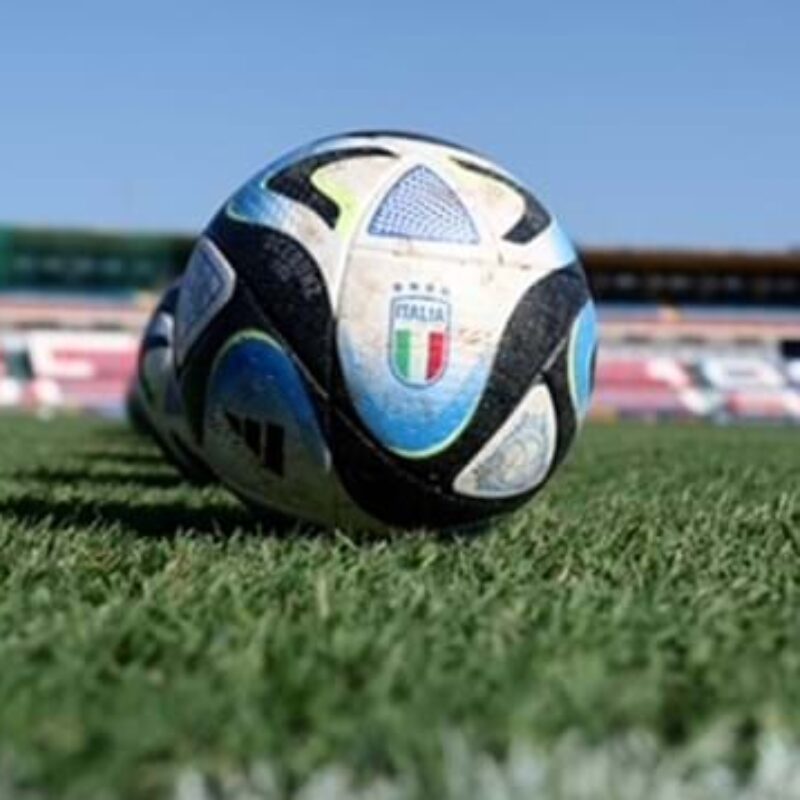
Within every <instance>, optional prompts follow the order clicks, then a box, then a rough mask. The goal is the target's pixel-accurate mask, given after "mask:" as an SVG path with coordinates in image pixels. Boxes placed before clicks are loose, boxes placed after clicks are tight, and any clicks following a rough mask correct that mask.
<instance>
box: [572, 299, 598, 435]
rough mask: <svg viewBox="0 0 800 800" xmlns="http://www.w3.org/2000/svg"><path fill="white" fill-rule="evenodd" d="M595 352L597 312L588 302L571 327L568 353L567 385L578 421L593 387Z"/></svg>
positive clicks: (588, 401) (581, 417) (584, 412)
mask: <svg viewBox="0 0 800 800" xmlns="http://www.w3.org/2000/svg"><path fill="white" fill-rule="evenodd" d="M596 352H597V312H596V311H595V307H594V303H593V302H592V301H591V300H590V301H589V302H588V303H587V304H586V305H585V306H584V307H583V309H581V312H580V314H578V316H577V318H576V319H575V322H574V323H573V326H572V334H571V336H570V353H569V372H570V375H569V385H570V390H571V392H572V402H573V405H574V406H575V411H576V412H577V414H578V417H579V418H580V419H583V418H584V417H585V416H586V412H587V411H588V410H589V403H590V402H591V399H592V389H593V387H594V361H595V354H596Z"/></svg>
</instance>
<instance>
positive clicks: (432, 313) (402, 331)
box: [389, 283, 451, 388]
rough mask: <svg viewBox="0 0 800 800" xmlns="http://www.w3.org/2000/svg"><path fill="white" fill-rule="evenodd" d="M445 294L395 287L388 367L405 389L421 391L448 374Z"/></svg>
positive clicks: (424, 288)
mask: <svg viewBox="0 0 800 800" xmlns="http://www.w3.org/2000/svg"><path fill="white" fill-rule="evenodd" d="M448 294H449V292H448V290H447V289H444V288H437V287H435V286H433V285H431V284H428V285H419V284H416V283H411V284H408V285H407V286H403V285H402V284H397V285H396V286H395V294H394V296H393V297H392V301H391V306H390V310H389V364H390V366H391V369H392V374H393V375H394V376H395V378H397V380H398V381H400V382H401V383H404V384H405V385H406V386H413V387H417V388H423V387H425V386H431V385H433V384H434V383H436V381H438V380H439V379H440V378H441V377H442V376H443V375H444V373H445V371H446V370H447V363H448V359H449V355H450V316H451V315H450V301H449V299H448Z"/></svg>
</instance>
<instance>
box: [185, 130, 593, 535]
mask: <svg viewBox="0 0 800 800" xmlns="http://www.w3.org/2000/svg"><path fill="white" fill-rule="evenodd" d="M595 351H596V325H595V312H594V306H593V304H592V301H591V298H590V295H589V289H588V287H587V282H586V278H585V276H584V273H583V270H582V268H581V266H580V263H579V261H578V257H577V256H576V253H575V250H574V249H573V247H572V245H571V244H570V242H569V240H568V239H567V237H566V236H565V234H564V233H563V232H562V230H561V228H560V227H559V225H558V223H557V222H556V220H555V219H554V218H553V216H552V215H551V214H550V213H549V212H548V211H546V210H545V208H544V207H543V206H542V205H541V204H540V203H539V202H538V201H537V200H536V199H535V198H534V197H533V195H532V194H531V193H530V192H529V191H528V190H527V189H525V188H524V187H523V186H521V185H520V184H519V183H518V182H517V181H516V180H515V179H514V178H512V177H511V176H510V175H509V173H507V172H506V171H504V170H503V169H501V168H500V167H498V166H496V165H495V164H493V163H492V162H491V161H488V160H487V159H486V158H484V157H482V156H480V155H478V154H476V153H473V152H471V151H468V150H465V149H462V148H460V147H457V146H455V145H451V144H448V143H446V142H442V141H439V140H435V139H431V138H427V137H423V136H418V135H410V134H401V133H391V132H359V133H350V134H344V135H341V136H336V137H332V138H327V139H323V140H320V141H317V142H314V143H312V144H310V145H308V146H306V147H303V148H301V149H299V150H296V151H295V152H293V153H291V154H289V155H288V156H286V157H284V158H282V159H280V160H278V161H276V162H275V163H273V164H271V165H270V166H268V167H267V168H266V169H264V170H263V171H262V172H260V173H258V174H257V175H256V176H255V177H253V178H252V179H251V180H250V181H248V182H247V183H246V184H245V185H244V186H243V187H242V188H241V189H240V190H239V191H237V192H236V193H235V194H234V195H233V196H232V197H231V198H230V199H229V200H228V202H227V203H225V205H224V206H223V208H222V209H221V210H220V211H219V212H218V213H217V215H216V216H215V217H214V219H213V220H212V221H211V223H210V224H209V226H208V227H207V229H206V230H205V232H204V234H203V235H202V237H201V238H200V239H199V241H198V242H197V244H196V246H195V248H194V251H193V253H192V255H191V258H190V260H189V264H188V266H187V269H186V272H185V274H184V277H183V281H182V285H181V291H180V295H179V297H178V301H177V308H176V316H175V361H176V365H177V375H178V382H179V385H180V390H181V395H182V398H183V407H184V413H185V414H186V419H187V422H188V426H189V429H190V432H191V435H192V437H193V440H194V441H196V442H198V443H199V445H200V446H201V448H202V453H203V457H204V459H205V461H206V462H207V463H208V464H209V465H210V466H211V467H212V469H213V471H214V472H215V473H216V474H217V476H218V477H219V478H220V479H221V480H222V481H223V482H224V483H225V484H226V485H227V486H228V487H229V488H230V489H231V490H232V491H233V492H234V493H235V494H236V495H238V496H239V497H240V498H241V499H243V500H244V501H245V502H246V503H247V504H248V505H250V506H255V507H256V508H260V509H264V510H270V511H277V512H279V513H282V514H284V515H289V516H291V517H299V518H302V519H305V520H310V521H313V522H316V523H320V524H324V525H337V526H359V527H372V528H385V527H394V526H400V527H413V528H418V527H427V528H445V527H451V526H464V525H473V524H474V523H478V522H480V521H482V520H485V519H488V518H490V517H494V516H496V515H498V514H501V513H503V512H507V511H510V510H512V509H514V508H516V507H518V506H519V505H520V504H522V503H524V502H525V501H526V500H528V499H529V498H530V497H531V496H532V495H533V494H534V493H535V492H536V491H537V490H538V489H540V488H541V487H542V485H543V484H544V483H545V481H546V480H547V479H548V478H549V477H550V476H551V475H552V474H553V472H554V470H555V469H556V467H557V466H558V464H559V463H560V462H561V460H562V459H563V457H564V455H565V453H566V452H567V449H568V448H569V446H570V443H571V441H572V440H573V438H574V436H575V433H576V431H577V429H578V427H579V424H580V421H581V419H582V417H583V416H584V414H585V412H586V409H587V406H588V403H589V398H590V394H591V391H592V383H593V372H594V359H595Z"/></svg>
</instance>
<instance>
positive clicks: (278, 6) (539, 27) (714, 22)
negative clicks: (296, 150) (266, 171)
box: [0, 0, 800, 248]
mask: <svg viewBox="0 0 800 800" xmlns="http://www.w3.org/2000/svg"><path fill="white" fill-rule="evenodd" d="M359 127H391V128H403V129H415V130H421V131H424V132H428V133H433V134H438V135H441V136H445V137H447V138H452V139H454V140H456V141H460V142H463V143H464V144H466V145H469V146H471V147H474V148H476V149H479V150H482V151H484V152H486V153H488V154H489V155H491V156H493V157H494V158H495V159H496V160H498V161H499V162H501V163H503V164H504V165H505V166H506V167H508V168H510V169H511V170H512V171H514V172H515V173H516V174H517V175H519V176H520V177H521V178H522V179H523V180H525V181H526V182H527V183H528V184H529V185H530V186H531V187H532V188H533V189H534V191H535V192H537V193H538V194H539V195H540V196H541V197H542V198H543V200H544V201H545V202H546V204H548V205H549V206H550V207H551V208H552V209H553V210H554V211H555V212H556V213H557V214H558V215H559V217H560V218H561V220H562V222H563V223H564V225H565V227H566V228H567V230H568V231H569V232H570V233H571V234H572V235H573V236H574V237H575V238H577V239H579V240H580V241H581V242H583V243H589V244H612V243H613V244H638V245H642V244H644V245H689V246H723V247H745V246H747V247H757V248H764V247H775V248H784V247H788V246H792V245H793V246H797V245H798V244H800V2H798V0H774V1H773V2H770V0H763V1H762V2H755V0H749V1H748V2H741V0H725V1H724V2H723V0H716V1H715V0H670V2H660V3H655V2H646V0H629V1H627V2H613V1H610V2H599V0H594V2H590V1H586V2H569V1H568V0H561V2H558V1H557V0H551V2H547V3H541V2H534V0H528V2H524V1H523V2H517V3H505V2H502V1H501V0H461V2H436V0H425V1H423V0H405V2H394V3H382V2H380V0H373V2H350V3H348V2H317V3H310V2H302V0H296V1H295V2H280V3H276V2H269V1H268V0H261V2H256V1H255V0H216V2H207V0H195V1H194V2H191V3H190V2H171V1H170V0H160V2H156V1H155V0H134V1H133V2H128V3H119V2H113V0H112V1H111V2H109V0H106V2H100V1H99V0H71V2H62V0H51V1H50V2H40V1H39V0H21V1H20V2H5V3H3V7H2V10H0V221H5V222H21V223H51V224H68V225H73V224H76V225H91V226H94V227H115V228H147V229H179V230H188V231H193V230H197V229H199V228H200V227H202V225H203V224H204V223H205V221H206V220H207V218H208V217H209V215H210V214H211V213H212V212H213V211H214V209H215V208H216V206H217V205H218V203H219V202H220V201H221V200H222V199H223V198H224V197H225V196H226V195H227V194H228V193H229V192H230V191H231V190H232V189H233V188H234V187H235V186H236V185H237V184H238V183H240V182H241V181H242V180H243V179H244V178H246V177H247V176H248V175H250V174H251V173H252V172H254V171H255V170H256V169H258V168H259V167H260V166H261V165H262V164H264V163H265V162H267V161H269V160H270V159H272V158H273V157H275V156H277V155H279V154H280V153H281V152H282V151H285V150H287V149H289V148H291V147H293V146H294V145H297V144H300V143H302V142H304V141H306V140H308V139H312V138H316V137H318V136H321V135H325V134H328V133H333V132H336V131H339V130H344V129H352V128H359Z"/></svg>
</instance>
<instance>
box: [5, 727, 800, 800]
mask: <svg viewBox="0 0 800 800" xmlns="http://www.w3.org/2000/svg"><path fill="white" fill-rule="evenodd" d="M753 747H754V755H755V758H754V764H753V769H752V770H751V771H750V772H749V773H748V775H747V776H746V777H744V778H740V777H737V774H736V772H735V771H734V769H733V768H732V767H731V765H730V763H729V757H730V755H731V753H732V752H733V750H732V748H733V736H732V734H731V733H730V732H727V731H724V730H722V729H717V730H716V731H714V732H711V733H709V734H708V735H706V736H705V737H702V738H700V739H698V740H696V741H695V742H694V743H693V744H691V745H690V746H687V747H684V748H680V749H665V748H664V747H663V746H662V745H660V744H659V743H658V742H657V740H656V739H655V738H654V737H652V736H650V735H649V734H646V733H636V734H629V735H626V736H621V737H618V738H615V739H613V740H610V741H608V742H607V743H605V744H600V745H588V744H586V742H585V741H584V740H582V739H581V738H580V737H579V736H577V735H568V736H565V737H564V738H563V739H562V740H561V741H560V742H558V743H557V744H556V745H555V746H554V747H551V748H547V749H544V748H537V747H532V746H530V745H526V744H522V743H519V744H517V745H515V746H513V747H512V748H511V750H510V752H509V753H508V755H507V756H506V757H505V758H503V759H499V760H498V759H495V758H493V757H491V756H488V755H486V754H484V753H479V752H476V751H474V750H471V749H470V748H469V747H468V746H467V744H466V742H465V741H464V740H463V739H462V738H460V737H458V736H450V737H448V738H447V739H446V740H445V742H444V761H443V767H442V782H443V785H444V787H445V788H444V791H443V792H442V793H440V794H438V795H437V796H436V797H435V798H432V799H431V800H800V743H799V742H798V741H796V740H794V739H789V738H787V737H786V736H783V735H781V734H779V733H776V732H766V733H763V734H761V735H760V736H759V737H758V739H757V740H756V741H755V743H754V745H753ZM9 766H10V762H9V761H8V760H5V761H4V760H3V759H0V800H45V798H46V795H44V794H42V793H39V792H37V791H36V790H35V789H28V788H25V782H23V781H20V780H19V779H17V780H15V779H14V778H13V771H12V770H10V769H9ZM99 797H102V798H103V800H112V799H113V798H118V797H120V795H119V794H118V793H117V792H115V791H114V787H113V786H112V787H108V790H107V791H104V792H103V793H102V795H100V796H98V800H99ZM428 797H429V795H426V794H425V792H424V791H423V790H422V788H421V787H420V786H419V785H418V784H417V783H416V781H415V780H414V779H413V778H410V777H407V778H403V777H400V778H396V779H388V778H386V779H381V780H377V781H373V782H370V783H367V784H359V783H358V782H357V781H356V780H355V779H354V778H353V776H352V774H351V773H350V772H348V771H347V770H346V769H344V768H342V767H340V766H330V767H326V768H324V769H322V770H320V771H318V772H317V773H315V774H314V775H312V776H311V777H310V778H309V779H308V780H307V781H306V782H305V783H304V784H303V785H302V786H301V787H300V788H299V789H298V790H297V792H296V793H295V794H294V795H293V800H423V799H424V800H427V798H428ZM86 800H94V798H86ZM167 800H285V795H284V793H283V792H282V791H281V789H280V788H279V782H278V778H277V771H276V770H275V769H273V768H272V767H271V766H270V765H269V763H268V762H266V761H265V762H259V763H256V764H254V765H253V766H252V768H251V769H249V770H248V771H247V772H242V773H237V774H225V775H220V774H213V775H209V774H207V773H205V772H204V771H201V770H199V769H195V768H190V767H187V768H185V769H183V770H182V771H181V772H180V774H179V776H178V778H177V780H176V782H175V785H174V787H173V790H172V792H171V793H169V794H168V795H167Z"/></svg>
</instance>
